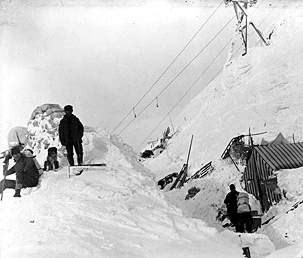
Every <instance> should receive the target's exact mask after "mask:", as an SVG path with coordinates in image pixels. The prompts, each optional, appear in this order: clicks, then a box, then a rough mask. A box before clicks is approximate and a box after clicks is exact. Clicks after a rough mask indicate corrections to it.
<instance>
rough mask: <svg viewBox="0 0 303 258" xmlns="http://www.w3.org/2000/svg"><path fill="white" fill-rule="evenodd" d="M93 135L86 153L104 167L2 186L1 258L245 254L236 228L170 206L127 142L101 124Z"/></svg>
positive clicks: (217, 255) (231, 255)
mask: <svg viewBox="0 0 303 258" xmlns="http://www.w3.org/2000/svg"><path fill="white" fill-rule="evenodd" d="M90 137H91V138H90V139H89V144H86V145H85V150H86V152H85V153H86V157H90V158H91V159H90V162H105V163H106V164H107V166H106V167H103V168H91V169H88V170H85V171H84V172H83V173H82V175H81V176H74V175H73V173H72V176H71V177H70V178H68V171H67V167H64V168H62V169H60V170H59V171H58V172H53V171H50V172H45V173H44V174H43V176H42V179H41V183H40V185H39V187H38V188H32V189H23V190H22V193H21V194H22V198H20V199H15V198H13V197H12V194H13V190H9V189H8V190H6V191H5V194H4V201H2V202H1V203H0V209H1V212H0V230H1V232H3V234H1V238H0V257H66V256H70V257H199V256H200V255H201V254H203V255H204V256H205V257H242V256H241V248H240V242H239V241H236V242H235V241H234V240H233V236H232V234H231V233H228V232H225V233H218V231H217V230H215V229H214V228H210V227H208V226H207V225H206V224H205V223H204V222H202V221H200V220H196V219H188V218H184V217H183V215H182V213H181V211H180V210H179V209H177V208H174V207H173V206H171V205H169V204H168V203H167V202H166V201H165V199H164V197H163V195H162V194H161V193H160V192H159V191H158V189H157V187H156V186H155V182H154V180H153V178H152V177H151V173H150V172H149V171H147V170H146V169H145V168H144V167H143V166H142V164H140V163H138V162H137V161H136V155H135V154H134V153H133V152H132V150H131V148H130V147H128V146H127V145H125V144H123V143H122V142H121V141H120V140H119V139H117V138H114V137H109V136H108V135H106V134H105V133H104V131H102V130H95V131H94V135H93V134H90ZM93 155H95V157H94V158H92V157H93ZM87 160H88V159H87Z"/></svg>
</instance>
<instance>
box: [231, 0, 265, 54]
mask: <svg viewBox="0 0 303 258" xmlns="http://www.w3.org/2000/svg"><path fill="white" fill-rule="evenodd" d="M256 2H257V0H225V4H228V3H232V4H233V7H234V11H235V13H236V17H237V20H238V31H239V32H240V33H241V37H242V41H243V45H244V53H243V54H242V56H244V55H246V54H247V48H248V36H247V34H248V25H251V26H252V27H253V29H254V30H255V32H256V33H257V35H258V36H259V37H260V38H261V40H262V41H263V43H264V44H265V45H266V46H268V45H269V43H268V42H267V41H266V40H265V39H264V37H263V35H262V33H261V31H260V30H259V29H258V28H257V27H256V25H255V24H254V23H253V22H249V24H248V15H247V8H248V5H250V6H252V5H253V4H255V3H256Z"/></svg>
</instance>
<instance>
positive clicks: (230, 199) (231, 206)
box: [224, 184, 239, 226]
mask: <svg viewBox="0 0 303 258" xmlns="http://www.w3.org/2000/svg"><path fill="white" fill-rule="evenodd" d="M229 189H230V192H229V193H228V194H227V195H226V197H225V200H224V203H225V205H226V208H227V216H228V218H229V220H230V222H231V223H232V224H233V225H234V226H236V225H237V208H238V206H237V197H238V195H239V192H238V191H237V190H236V187H235V185H234V184H231V185H230V186H229Z"/></svg>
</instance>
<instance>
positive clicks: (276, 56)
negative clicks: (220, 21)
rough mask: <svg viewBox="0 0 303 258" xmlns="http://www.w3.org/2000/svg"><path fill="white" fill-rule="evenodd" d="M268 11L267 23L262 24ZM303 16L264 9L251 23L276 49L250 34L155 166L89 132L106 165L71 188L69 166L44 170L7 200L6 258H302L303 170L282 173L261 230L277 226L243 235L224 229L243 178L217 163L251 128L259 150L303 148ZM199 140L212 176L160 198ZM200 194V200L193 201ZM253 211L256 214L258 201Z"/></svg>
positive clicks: (2, 217)
mask: <svg viewBox="0 0 303 258" xmlns="http://www.w3.org/2000/svg"><path fill="white" fill-rule="evenodd" d="M291 3H295V4H296V5H297V7H298V6H300V3H299V2H298V1H293V2H291ZM265 6H266V8H265ZM265 9H266V10H265ZM264 10H265V11H266V12H267V11H268V13H270V15H269V16H268V17H266V18H265V19H263V18H264ZM258 13H262V14H263V15H262V17H261V16H258ZM302 17H303V12H302V8H296V6H291V5H290V4H289V5H288V2H287V1H282V0H281V1H277V2H274V3H272V5H271V4H268V3H267V2H266V1H260V4H259V5H257V6H256V8H255V9H254V13H253V18H254V21H256V24H260V28H261V30H262V32H263V33H264V35H265V36H266V37H267V36H268V35H269V33H270V32H271V31H273V35H272V38H271V41H270V43H271V44H270V46H268V47H265V46H264V45H263V44H262V43H261V42H260V40H258V39H257V38H254V36H255V37H256V35H255V34H254V33H253V32H251V33H250V34H249V36H251V37H252V40H251V41H250V42H249V49H248V54H247V55H246V56H241V53H239V52H238V51H237V48H236V47H235V46H236V45H237V44H239V42H237V40H236V39H235V40H234V42H233V44H234V45H233V46H231V49H230V53H229V57H228V60H227V62H226V64H225V66H224V69H223V72H222V74H220V75H219V76H218V77H217V78H216V79H215V80H213V81H212V82H211V83H210V84H209V85H208V87H206V88H205V89H204V90H202V91H201V93H200V94H197V95H196V97H195V98H193V99H192V101H191V102H190V103H189V104H188V105H187V107H186V108H185V109H184V110H183V111H182V112H181V113H180V115H179V118H178V122H179V127H178V133H177V134H175V136H174V137H173V138H172V139H170V140H169V142H168V148H167V149H166V150H165V151H163V152H162V153H161V154H160V155H159V156H157V157H156V158H154V159H150V160H146V161H144V162H143V164H141V163H139V162H138V161H137V159H138V157H137V154H135V153H134V152H133V149H132V148H131V147H130V146H128V145H126V144H125V143H123V141H122V139H120V138H118V137H116V136H112V135H109V134H108V133H107V132H106V131H104V130H101V129H95V128H86V133H85V136H84V141H83V143H84V151H85V162H87V163H100V162H105V163H106V164H107V166H106V167H102V168H97V167H96V168H89V169H85V171H84V172H83V174H82V175H80V176H75V175H73V174H72V175H71V177H70V178H68V171H67V167H66V166H63V167H62V168H61V169H60V170H59V171H58V172H46V173H44V174H43V176H42V178H41V183H40V185H39V187H37V188H32V189H25V190H22V193H21V194H22V198H21V199H15V198H12V195H13V191H12V190H6V191H5V193H4V201H2V202H1V203H0V210H1V212H0V232H1V233H2V234H1V238H0V256H1V257H63V256H67V255H69V256H72V257H210V258H211V257H231V258H234V257H243V256H242V250H241V248H242V247H249V248H250V251H251V254H252V257H254V258H259V257H260V258H261V257H270V258H273V257H275V258H276V257H278V258H280V257H287V258H288V257H302V255H303V253H302V249H303V233H302V232H303V223H302V222H303V217H302V214H303V204H300V205H298V206H297V207H296V208H295V209H292V207H293V205H294V204H295V203H297V202H298V201H301V200H302V199H303V190H302V184H303V176H302V175H303V173H302V172H303V171H302V168H299V169H295V170H282V171H278V172H277V173H278V184H279V187H280V188H281V190H284V193H285V197H284V198H283V200H282V201H281V202H280V203H278V204H276V205H274V206H273V207H272V208H271V209H270V210H269V211H268V212H267V213H266V214H264V216H263V221H266V220H267V219H269V218H272V217H273V216H275V217H274V218H273V219H272V220H271V221H270V222H269V223H268V224H266V225H264V226H263V227H262V228H261V229H260V230H258V231H257V232H256V233H253V234H237V233H234V232H233V231H230V230H226V229H224V228H223V227H222V225H221V224H220V223H219V222H218V221H217V220H216V215H217V212H218V208H220V207H221V206H222V202H223V199H224V197H225V195H226V193H227V192H228V186H229V184H230V183H235V185H236V188H237V189H238V190H240V191H243V189H242V186H243V182H242V178H241V173H239V171H238V170H237V169H236V168H235V167H234V165H233V164H232V162H231V161H229V160H221V159H220V156H221V154H222V152H223V151H224V149H225V147H226V145H227V144H228V142H229V141H230V139H231V138H232V137H234V136H237V135H240V134H247V133H248V131H249V130H250V131H251V132H252V133H257V132H266V134H264V135H260V136H255V137H254V140H255V143H259V142H261V140H262V138H263V137H264V138H265V139H266V140H272V139H273V138H275V136H276V135H277V134H278V133H279V132H281V133H282V134H283V135H284V136H285V137H286V138H287V139H288V140H289V141H293V140H294V139H295V141H302V140H303V130H302V127H303V113H302V110H303V106H302V105H303V104H302V101H301V100H302V97H303V91H302V82H303V74H302V71H301V70H302V66H303V63H302V62H303V61H302V60H303V56H302V55H303V54H302V53H303V51H302V50H303V49H302V46H303V37H301V36H300V35H302V33H303V26H302V24H303V18H302ZM298 35H299V36H298ZM36 129H37V128H36ZM36 131H39V130H36ZM191 135H194V141H193V146H192V150H191V156H190V160H189V164H190V167H189V173H190V174H193V173H194V172H196V171H197V170H198V169H199V168H201V167H202V166H203V164H206V163H208V162H209V161H212V164H213V166H214V170H213V171H212V172H210V173H209V174H208V175H206V176H205V177H203V178H202V179H196V180H192V181H190V182H189V183H187V184H185V186H184V187H183V188H181V189H175V190H173V191H168V189H167V188H166V189H165V190H164V191H159V189H158V187H157V185H156V182H157V180H159V179H160V178H162V177H164V176H165V175H168V174H170V173H172V172H179V171H180V169H181V167H182V165H183V163H185V161H186V158H187V151H188V148H189V141H190V138H191ZM42 136H43V137H42V138H44V137H47V135H42ZM58 144H59V143H58ZM43 155H44V156H45V153H43V152H41V155H39V156H38V158H39V161H40V162H43ZM61 164H63V165H64V164H66V162H65V163H64V160H62V163H61ZM239 169H240V171H243V167H241V166H239ZM193 186H195V187H198V188H199V189H200V191H199V192H198V193H197V194H196V195H195V196H194V197H193V198H192V199H189V200H185V196H186V195H187V193H188V190H189V189H190V188H191V187H193ZM250 202H251V204H252V206H253V209H256V210H259V206H258V202H257V201H256V200H255V199H254V198H253V196H250ZM259 212H260V210H259Z"/></svg>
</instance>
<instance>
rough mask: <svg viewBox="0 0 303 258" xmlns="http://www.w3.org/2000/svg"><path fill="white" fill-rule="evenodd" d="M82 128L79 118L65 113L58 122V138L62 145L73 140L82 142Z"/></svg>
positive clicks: (73, 141)
mask: <svg viewBox="0 0 303 258" xmlns="http://www.w3.org/2000/svg"><path fill="white" fill-rule="evenodd" d="M83 132H84V128H83V125H82V123H81V122H80V120H79V118H78V117H76V116H74V115H73V114H70V115H65V116H64V117H63V118H62V119H61V121H60V124H59V139H60V142H61V144H62V145H63V146H66V145H67V144H72V143H75V142H79V141H80V143H82V137H83Z"/></svg>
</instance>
